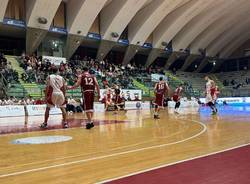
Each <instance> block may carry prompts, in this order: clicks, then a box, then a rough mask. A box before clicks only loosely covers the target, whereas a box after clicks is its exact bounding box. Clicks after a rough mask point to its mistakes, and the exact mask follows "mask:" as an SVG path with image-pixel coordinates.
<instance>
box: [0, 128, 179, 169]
mask: <svg viewBox="0 0 250 184" xmlns="http://www.w3.org/2000/svg"><path fill="white" fill-rule="evenodd" d="M182 132H184V131H178V132H176V133H174V134H172V135H170V136H163V137H157V138H154V140H149V141H143V142H139V143H135V144H130V145H126V146H120V147H117V148H112V149H109V150H108V151H116V150H120V149H124V148H129V147H133V146H138V145H141V144H145V143H150V142H154V141H156V139H168V138H170V137H173V136H176V135H178V134H180V133H182ZM105 152H106V151H103V152H94V153H89V154H78V155H72V156H66V157H59V158H55V159H47V160H42V161H37V162H30V163H26V164H20V165H15V166H9V167H3V168H0V170H6V169H11V168H16V167H23V166H28V165H34V164H43V163H46V162H50V161H60V160H65V159H70V158H76V157H82V156H89V155H94V154H101V153H105Z"/></svg>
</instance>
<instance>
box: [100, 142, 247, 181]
mask: <svg viewBox="0 0 250 184" xmlns="http://www.w3.org/2000/svg"><path fill="white" fill-rule="evenodd" d="M249 145H250V143H246V144H242V145H239V146H235V147H231V148H228V149H225V150H220V151H216V152H212V153H208V154H205V155H200V156H197V157H192V158H189V159H184V160H180V161H177V162H172V163H169V164H164V165H159V166H156V167H152V168H149V169H144V170H141V171H137V172H133V173H130V174H127V175H123V176H120V177H117V178H112V179H107V180H103V181H100V182H96V184H104V183H107V182H111V181H115V180H119V179H123V178H127V177H130V176H135V175H138V174H142V173H146V172H149V171H153V170H157V169H161V168H164V167H169V166H173V165H177V164H181V163H184V162H188V161H192V160H196V159H200V158H204V157H208V156H213V155H216V154H220V153H224V152H227V151H232V150H235V149H238V148H243V147H246V146H249Z"/></svg>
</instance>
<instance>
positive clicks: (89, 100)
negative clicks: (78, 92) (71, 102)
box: [83, 91, 95, 112]
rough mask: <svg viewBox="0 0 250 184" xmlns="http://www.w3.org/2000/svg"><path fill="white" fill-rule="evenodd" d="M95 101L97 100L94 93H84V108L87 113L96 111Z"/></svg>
mask: <svg viewBox="0 0 250 184" xmlns="http://www.w3.org/2000/svg"><path fill="white" fill-rule="evenodd" d="M94 99H95V92H94V91H85V92H84V93H83V108H84V111H85V112H93V111H94Z"/></svg>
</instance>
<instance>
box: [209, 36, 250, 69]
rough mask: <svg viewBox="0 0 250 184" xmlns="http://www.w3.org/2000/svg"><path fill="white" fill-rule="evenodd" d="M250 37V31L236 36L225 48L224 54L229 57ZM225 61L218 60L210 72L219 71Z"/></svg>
mask: <svg viewBox="0 0 250 184" xmlns="http://www.w3.org/2000/svg"><path fill="white" fill-rule="evenodd" d="M249 38H250V31H247V32H245V33H244V34H242V35H240V36H239V37H236V38H235V39H234V40H233V42H232V43H231V44H229V45H227V46H226V47H225V48H224V49H223V52H222V56H224V57H228V56H229V55H230V54H232V52H233V51H234V50H236V49H238V48H239V47H240V46H241V45H242V44H243V43H244V42H245V41H246V40H247V39H249ZM224 62H226V61H223V60H221V61H219V62H217V64H216V65H215V67H213V68H212V70H211V71H210V72H215V71H217V70H218V69H219V68H220V67H221V65H222V64H223V63H224Z"/></svg>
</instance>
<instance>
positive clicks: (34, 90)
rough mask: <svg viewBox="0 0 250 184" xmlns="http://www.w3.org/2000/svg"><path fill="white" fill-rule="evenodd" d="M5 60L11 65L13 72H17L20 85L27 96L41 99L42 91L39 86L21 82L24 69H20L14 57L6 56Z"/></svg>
mask: <svg viewBox="0 0 250 184" xmlns="http://www.w3.org/2000/svg"><path fill="white" fill-rule="evenodd" d="M6 59H7V60H8V61H9V62H10V63H11V66H12V68H13V69H14V70H16V71H17V73H18V77H19V81H20V84H21V85H22V87H23V88H24V90H25V91H26V93H27V95H28V96H32V97H41V95H42V90H41V89H40V88H39V86H38V85H37V84H36V83H34V82H33V83H25V82H24V81H23V80H22V74H23V73H25V71H24V69H23V68H22V67H20V65H19V62H18V60H17V57H16V56H6Z"/></svg>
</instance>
